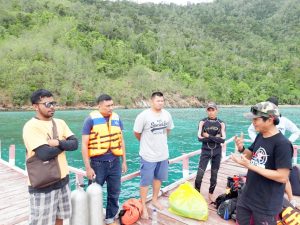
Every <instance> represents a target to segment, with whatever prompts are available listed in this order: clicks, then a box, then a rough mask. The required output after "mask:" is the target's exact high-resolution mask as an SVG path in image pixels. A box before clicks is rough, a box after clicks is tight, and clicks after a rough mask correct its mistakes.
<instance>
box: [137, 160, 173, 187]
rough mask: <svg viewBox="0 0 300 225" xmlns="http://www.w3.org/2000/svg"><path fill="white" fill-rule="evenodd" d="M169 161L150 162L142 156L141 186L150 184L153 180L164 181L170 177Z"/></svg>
mask: <svg viewBox="0 0 300 225" xmlns="http://www.w3.org/2000/svg"><path fill="white" fill-rule="evenodd" d="M168 168H169V161H168V160H167V159H166V160H164V161H160V162H148V161H146V160H144V159H143V158H142V157H141V168H140V169H141V182H140V185H141V186H149V185H151V184H152V182H153V180H154V179H155V180H160V181H164V180H167V179H168Z"/></svg>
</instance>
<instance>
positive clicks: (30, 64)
mask: <svg viewBox="0 0 300 225" xmlns="http://www.w3.org/2000/svg"><path fill="white" fill-rule="evenodd" d="M299 3H300V2H299V0H276V1H274V0H216V1H215V2H213V3H207V4H196V5H188V6H177V5H175V4H170V5H163V4H160V5H155V4H141V5H139V4H135V3H132V2H126V1H120V2H109V1H102V0H26V1H24V0H11V1H6V0H0V88H1V92H0V106H1V105H2V106H7V105H11V104H13V105H15V106H20V105H23V104H28V103H29V102H28V99H29V96H30V94H31V92H32V91H34V90H36V89H38V88H47V89H50V90H51V91H53V92H54V94H55V95H56V96H57V98H58V99H59V102H60V104H61V105H67V106H69V105H78V104H91V103H92V102H93V101H94V99H95V97H96V96H98V95H99V93H104V92H105V93H108V94H110V95H112V96H113V98H114V99H115V101H116V102H117V103H118V104H121V105H124V106H129V107H131V106H133V105H134V104H135V102H136V101H139V100H143V99H145V98H148V97H149V95H150V93H151V92H152V91H155V90H161V91H163V92H166V93H168V96H172V95H177V96H178V95H179V96H180V97H182V98H185V97H188V96H193V97H196V98H197V99H198V100H199V101H206V100H208V99H210V100H215V101H217V102H218V103H222V104H252V103H255V102H257V101H262V100H265V99H266V98H267V97H269V96H270V95H276V96H278V97H279V98H280V103H281V104H300V4H299Z"/></svg>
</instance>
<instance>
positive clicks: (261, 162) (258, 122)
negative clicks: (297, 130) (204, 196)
mask: <svg viewBox="0 0 300 225" xmlns="http://www.w3.org/2000/svg"><path fill="white" fill-rule="evenodd" d="M279 116H280V114H279V111H278V108H277V106H276V105H274V104H273V103H271V102H261V103H258V104H256V105H254V106H252V107H251V113H247V114H245V117H246V118H249V119H252V122H253V125H254V127H255V129H256V131H257V132H259V134H258V135H257V137H256V139H255V140H254V142H253V143H252V145H251V146H250V147H249V148H248V149H245V147H244V144H243V142H244V141H243V137H236V138H235V142H236V145H237V148H238V150H239V152H241V153H243V154H242V155H240V156H237V155H232V159H233V161H235V162H237V163H238V164H240V165H242V166H245V167H246V168H248V173H247V181H246V185H245V187H244V189H243V191H242V194H241V196H240V197H239V200H238V203H237V222H238V223H239V225H246V224H247V225H248V224H250V218H251V217H252V218H253V220H254V223H255V224H256V225H259V224H261V225H263V224H268V225H275V224H276V215H278V213H279V212H280V211H281V209H282V202H283V195H284V188H285V183H286V182H287V181H288V179H289V172H290V169H291V167H292V153H293V148H292V145H291V143H290V142H289V141H288V139H286V138H285V137H284V136H283V135H282V133H281V132H279V130H278V129H277V128H276V125H277V124H278V123H279V119H278V117H279Z"/></svg>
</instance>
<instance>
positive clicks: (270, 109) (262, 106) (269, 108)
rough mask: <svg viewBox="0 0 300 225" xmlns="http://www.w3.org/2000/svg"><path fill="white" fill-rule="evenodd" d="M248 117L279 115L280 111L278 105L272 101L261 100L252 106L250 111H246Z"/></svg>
mask: <svg viewBox="0 0 300 225" xmlns="http://www.w3.org/2000/svg"><path fill="white" fill-rule="evenodd" d="M244 116H245V117H246V118H247V119H254V118H258V117H266V118H268V117H279V116H280V113H279V110H278V107H277V106H276V105H275V104H273V103H272V102H260V103H257V104H256V105H254V106H252V107H251V109H250V112H249V113H245V114H244Z"/></svg>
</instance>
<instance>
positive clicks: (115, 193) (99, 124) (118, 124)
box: [82, 94, 127, 225]
mask: <svg viewBox="0 0 300 225" xmlns="http://www.w3.org/2000/svg"><path fill="white" fill-rule="evenodd" d="M97 103H98V108H99V109H98V110H96V111H93V112H91V113H90V115H89V117H87V118H86V119H85V121H84V124H83V129H82V157H83V160H84V164H85V168H86V174H87V177H88V178H89V179H90V180H92V179H94V178H95V179H96V182H97V183H98V184H100V185H101V186H103V184H104V182H106V183H107V206H106V217H105V222H106V224H110V225H114V224H116V223H115V222H114V220H115V217H116V215H117V213H118V210H119V203H118V202H119V195H120V191H121V174H122V172H123V173H125V172H126V171H127V164H126V152H125V143H124V139H123V134H122V130H123V124H122V121H121V120H120V117H119V116H118V115H117V114H116V113H114V112H113V100H112V98H111V97H110V96H109V95H106V94H103V95H100V96H99V97H98V99H97ZM120 157H122V164H121V163H120Z"/></svg>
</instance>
